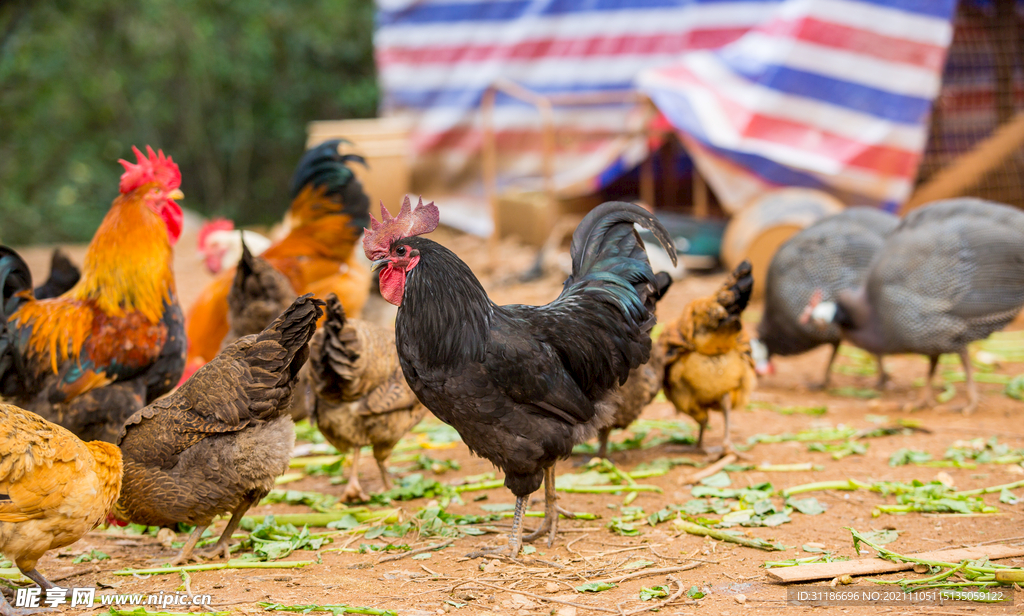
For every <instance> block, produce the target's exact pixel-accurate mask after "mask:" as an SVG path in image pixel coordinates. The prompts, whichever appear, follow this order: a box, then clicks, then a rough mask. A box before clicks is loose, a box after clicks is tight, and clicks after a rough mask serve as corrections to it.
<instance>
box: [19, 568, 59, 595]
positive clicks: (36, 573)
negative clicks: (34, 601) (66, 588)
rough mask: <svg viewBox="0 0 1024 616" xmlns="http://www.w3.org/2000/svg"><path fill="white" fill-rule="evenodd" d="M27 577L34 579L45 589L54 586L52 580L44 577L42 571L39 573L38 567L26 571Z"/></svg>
mask: <svg viewBox="0 0 1024 616" xmlns="http://www.w3.org/2000/svg"><path fill="white" fill-rule="evenodd" d="M25 577H27V578H28V579H30V580H32V581H33V582H35V583H36V584H39V588H42V589H43V590H49V589H51V588H53V587H54V586H53V584H51V583H50V580H48V579H46V578H44V577H43V574H42V573H39V570H38V569H33V570H31V571H26V572H25Z"/></svg>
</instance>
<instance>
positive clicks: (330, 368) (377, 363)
mask: <svg viewBox="0 0 1024 616" xmlns="http://www.w3.org/2000/svg"><path fill="white" fill-rule="evenodd" d="M306 372H308V373H309V377H310V378H309V380H310V382H311V383H312V386H313V393H314V398H315V402H314V404H313V405H312V406H313V408H312V409H310V418H311V419H312V420H313V421H314V422H316V427H317V428H318V429H319V430H320V432H321V433H323V435H324V438H326V439H327V442H329V443H330V444H331V445H334V446H335V447H336V448H337V449H338V451H340V452H342V453H345V452H347V451H352V471H351V473H352V474H351V475H350V476H349V480H348V486H346V488H345V494H344V499H345V500H346V501H365V500H368V499H369V497H368V496H367V494H366V493H365V492H364V491H363V488H362V486H361V485H360V484H359V450H360V449H361V448H362V447H365V446H367V445H371V446H373V457H374V458H375V459H376V460H377V468H379V469H380V477H381V480H382V481H383V483H384V489H385V490H389V489H391V480H390V478H389V477H388V471H387V468H386V467H385V466H384V463H385V462H386V461H387V459H388V456H389V455H391V450H392V449H394V447H395V445H396V444H397V443H398V441H399V440H401V438H402V437H403V436H405V433H406V432H408V431H409V429H410V428H412V427H413V426H415V425H416V424H418V423H419V421H420V419H423V415H424V414H425V413H426V412H427V409H426V407H424V406H423V405H422V404H420V401H419V400H418V399H417V398H416V394H414V393H413V392H412V390H411V389H410V388H409V384H408V383H406V381H405V376H404V375H403V374H402V367H401V366H400V365H399V363H398V353H397V352H396V350H395V330H394V329H390V328H387V329H386V328H384V327H381V326H379V325H375V324H373V323H369V322H366V321H362V320H360V319H349V318H346V316H345V308H344V307H343V306H342V305H341V301H340V300H338V297H337V296H336V295H334V294H333V293H332V294H331V295H329V296H327V318H326V319H324V323H323V326H322V327H321V328H320V330H319V331H318V332H317V333H316V335H315V336H313V341H312V342H311V343H310V345H309V363H308V364H307V365H306V368H305V369H304V370H303V374H305V373H306Z"/></svg>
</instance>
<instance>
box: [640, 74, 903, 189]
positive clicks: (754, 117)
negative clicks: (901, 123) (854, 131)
mask: <svg viewBox="0 0 1024 616" xmlns="http://www.w3.org/2000/svg"><path fill="white" fill-rule="evenodd" d="M659 73H660V74H661V75H665V76H671V77H673V78H674V80H675V81H678V82H689V83H694V84H697V85H700V86H702V87H704V88H705V89H706V90H707V91H708V92H710V93H711V95H712V96H714V97H715V99H716V100H717V101H718V103H719V108H720V109H721V111H722V113H723V115H724V116H725V117H727V118H728V119H729V123H730V124H731V125H732V127H733V129H734V130H735V131H736V132H737V133H739V134H740V135H741V136H742V137H746V138H750V139H758V140H761V141H766V142H769V143H774V144H779V145H782V146H786V147H790V148H793V149H796V150H800V151H803V152H809V153H813V154H817V155H819V156H824V157H826V158H828V159H830V160H834V161H836V162H837V163H839V164H841V165H844V166H850V167H859V168H863V169H868V170H871V171H876V172H879V173H881V174H883V175H887V176H898V177H913V176H914V175H915V173H916V171H917V164H918V162H919V160H920V155H919V154H916V153H914V152H911V151H908V150H903V149H900V148H894V147H891V146H884V145H874V144H868V143H863V142H860V141H857V140H855V139H850V138H849V137H844V136H841V135H836V134H834V133H829V132H827V131H823V130H821V129H820V128H818V127H814V126H810V125H807V124H801V123H799V122H794V121H792V120H787V119H783V118H778V117H774V116H769V115H765V114H761V113H755V112H753V111H751V110H750V109H749V108H747V107H745V106H743V105H741V104H739V103H737V102H736V101H734V100H732V99H729V98H724V97H722V96H720V95H719V94H718V93H717V92H715V91H714V90H712V89H711V88H709V87H708V86H707V84H705V83H704V82H703V81H702V80H701V79H700V78H699V77H698V76H696V75H694V74H693V73H691V72H690V71H689V70H688V69H686V67H685V66H682V65H678V66H674V67H670V68H666V69H664V70H660V71H659Z"/></svg>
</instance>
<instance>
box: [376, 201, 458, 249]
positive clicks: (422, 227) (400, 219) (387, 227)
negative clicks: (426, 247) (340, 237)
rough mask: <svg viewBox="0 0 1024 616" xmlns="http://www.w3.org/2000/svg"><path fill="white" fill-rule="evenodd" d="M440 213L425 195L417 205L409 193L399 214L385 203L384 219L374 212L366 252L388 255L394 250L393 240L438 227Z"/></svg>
mask: <svg viewBox="0 0 1024 616" xmlns="http://www.w3.org/2000/svg"><path fill="white" fill-rule="evenodd" d="M439 217H440V213H439V212H438V211H437V206H436V205H434V202H433V201H431V202H430V203H426V204H424V203H423V199H420V200H419V203H417V204H416V207H415V208H413V207H412V202H411V201H409V197H408V196H406V198H405V200H403V201H402V211H400V212H399V213H398V216H392V215H391V212H388V210H387V208H386V207H384V204H383V203H381V204H380V220H377V219H376V218H374V217H373V214H370V228H369V229H367V230H366V234H365V235H364V236H363V251H364V252H366V258H368V259H370V260H371V261H375V260H377V259H379V258H382V257H383V256H385V255H387V253H388V252H389V251H390V250H391V243H392V242H394V241H395V240H397V239H402V238H406V237H412V236H414V235H423V234H424V233H430V232H431V231H433V230H434V229H436V228H437V223H438V220H439Z"/></svg>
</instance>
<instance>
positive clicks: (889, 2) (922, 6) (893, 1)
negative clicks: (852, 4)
mask: <svg viewBox="0 0 1024 616" xmlns="http://www.w3.org/2000/svg"><path fill="white" fill-rule="evenodd" d="M857 2H862V3H864V4H874V5H875V6H884V7H887V8H890V9H897V10H900V11H906V12H907V13H918V14H920V15H928V16H929V17H938V18H941V19H950V18H952V17H953V13H954V12H955V11H956V0H857Z"/></svg>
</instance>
